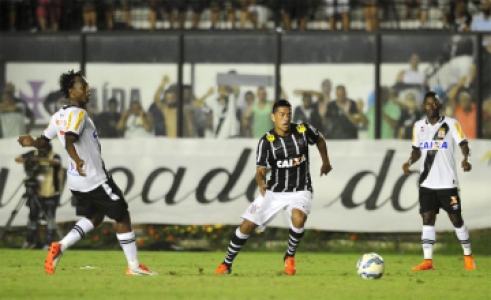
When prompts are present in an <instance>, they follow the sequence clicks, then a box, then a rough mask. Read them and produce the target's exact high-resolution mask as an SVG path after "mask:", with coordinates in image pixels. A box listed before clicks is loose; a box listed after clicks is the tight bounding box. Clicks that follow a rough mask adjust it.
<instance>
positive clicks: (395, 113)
mask: <svg viewBox="0 0 491 300" xmlns="http://www.w3.org/2000/svg"><path fill="white" fill-rule="evenodd" d="M395 97H396V92H395V91H394V90H392V89H391V88H389V87H387V86H383V87H381V88H380V101H381V102H382V103H381V104H382V122H381V127H380V138H382V139H393V138H395V137H396V130H397V125H398V122H399V119H400V117H401V108H400V106H399V105H397V103H396V102H395V101H394V100H395ZM366 117H367V121H368V138H369V139H375V102H373V103H371V104H370V105H369V106H368V110H367V113H366Z"/></svg>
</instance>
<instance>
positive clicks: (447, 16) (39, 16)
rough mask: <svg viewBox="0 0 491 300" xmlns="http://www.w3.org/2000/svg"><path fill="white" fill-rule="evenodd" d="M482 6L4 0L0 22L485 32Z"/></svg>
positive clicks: (414, 0)
mask: <svg viewBox="0 0 491 300" xmlns="http://www.w3.org/2000/svg"><path fill="white" fill-rule="evenodd" d="M490 8H491V4H490V1H489V0H482V1H481V0H379V1H375V0H64V1H61V0H8V1H0V20H3V21H2V24H0V25H1V26H0V28H1V29H2V30H10V31H15V30H30V31H33V32H36V31H48V30H49V31H58V30H81V31H83V32H95V31H98V30H116V29H122V30H128V29H149V30H155V29H212V30H213V29H263V30H266V29H272V28H279V27H282V28H283V29H285V30H290V29H299V30H306V29H330V30H335V29H343V30H349V29H357V30H367V31H372V30H377V29H379V28H396V29H418V28H431V29H451V30H455V31H460V30H475V31H489V30H491V18H490ZM394 24H395V25H394ZM394 26H395V27H394Z"/></svg>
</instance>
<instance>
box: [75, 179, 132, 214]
mask: <svg viewBox="0 0 491 300" xmlns="http://www.w3.org/2000/svg"><path fill="white" fill-rule="evenodd" d="M72 194H73V196H74V197H75V198H76V200H77V216H83V217H86V218H89V219H90V218H91V217H92V216H93V215H94V214H96V213H102V214H104V215H105V216H107V217H108V218H110V219H113V220H116V221H118V220H121V219H122V218H123V217H124V216H125V214H126V212H127V211H128V203H126V200H125V199H124V196H123V193H122V192H121V190H120V189H119V187H118V186H117V185H116V184H115V183H114V181H113V180H112V178H110V179H108V180H107V181H106V182H105V183H103V184H101V185H100V186H98V187H97V188H95V189H94V190H92V191H90V192H79V191H72Z"/></svg>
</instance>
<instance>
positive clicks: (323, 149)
mask: <svg viewBox="0 0 491 300" xmlns="http://www.w3.org/2000/svg"><path fill="white" fill-rule="evenodd" d="M320 135H321V137H320V138H319V140H318V141H317V150H319V154H320V155H321V158H322V167H321V176H322V175H327V174H329V172H331V170H332V166H331V161H330V160H329V155H328V154H327V143H326V140H325V139H324V137H323V136H322V134H320Z"/></svg>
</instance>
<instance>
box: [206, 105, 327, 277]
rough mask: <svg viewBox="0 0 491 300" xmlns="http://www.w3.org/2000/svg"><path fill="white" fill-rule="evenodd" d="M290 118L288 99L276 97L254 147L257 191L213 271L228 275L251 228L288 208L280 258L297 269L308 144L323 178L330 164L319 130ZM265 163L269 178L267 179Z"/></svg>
mask: <svg viewBox="0 0 491 300" xmlns="http://www.w3.org/2000/svg"><path fill="white" fill-rule="evenodd" d="M291 118H292V107H291V105H290V103H289V102H288V101H286V100H280V101H278V102H276V103H275V104H274V105H273V112H272V113H271V120H272V121H273V123H274V128H273V129H271V130H270V131H268V132H267V133H266V134H265V135H263V137H262V138H261V139H260V140H259V144H258V149H257V157H256V165H257V169H256V183H257V185H258V186H259V193H260V194H259V195H258V197H257V198H256V199H255V200H254V202H253V203H251V204H250V205H249V207H248V208H247V210H246V211H245V212H244V214H242V219H243V221H242V224H241V225H240V226H239V227H238V228H237V230H236V231H235V234H234V235H233V236H232V239H231V241H230V243H229V246H228V251H227V254H226V256H225V259H224V261H223V262H222V263H221V264H220V265H219V266H218V268H217V270H216V271H215V273H216V274H230V273H231V272H232V263H233V261H234V259H235V257H236V256H237V254H239V251H240V249H241V248H242V246H244V245H245V243H246V242H247V238H248V237H249V235H250V234H251V232H252V231H253V230H254V229H256V228H257V229H258V230H259V231H263V230H264V229H265V228H266V226H267V225H268V224H269V223H270V222H271V221H272V220H273V219H274V218H275V217H276V215H277V214H278V213H279V212H280V211H281V210H286V211H287V213H288V215H289V217H290V230H289V239H288V249H287V250H286V252H285V256H284V258H283V260H284V263H285V273H286V274H287V275H295V273H296V266H295V253H296V251H297V247H298V245H299V244H300V241H301V239H302V237H303V235H304V232H305V230H304V225H305V221H306V220H307V215H308V214H309V213H310V207H311V202H312V185H311V178H310V171H309V151H308V146H309V145H314V144H315V145H317V148H318V150H319V153H320V156H321V158H322V166H321V170H320V175H321V176H322V175H324V174H326V175H327V174H328V173H329V172H330V171H331V169H332V167H331V163H330V161H329V157H328V155H327V146H326V141H325V140H324V137H323V136H322V134H321V133H320V132H319V131H318V130H317V129H315V128H314V127H312V126H311V125H310V124H305V123H299V124H293V123H290V122H291ZM268 165H269V167H270V168H271V177H270V179H269V180H268V182H265V179H266V169H267V167H268Z"/></svg>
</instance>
